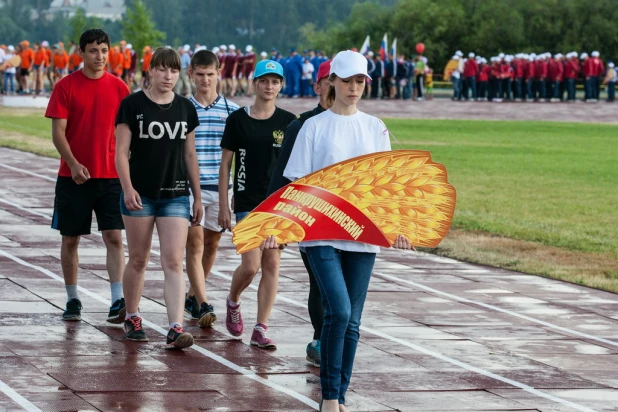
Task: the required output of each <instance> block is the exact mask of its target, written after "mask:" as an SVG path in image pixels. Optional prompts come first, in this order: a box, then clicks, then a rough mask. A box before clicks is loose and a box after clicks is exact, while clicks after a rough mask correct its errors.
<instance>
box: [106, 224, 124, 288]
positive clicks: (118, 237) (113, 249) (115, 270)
mask: <svg viewBox="0 0 618 412" xmlns="http://www.w3.org/2000/svg"><path fill="white" fill-rule="evenodd" d="M101 234H102V235H103V242H104V243H105V247H106V248H107V257H106V267H107V273H108V274H109V281H110V283H116V282H122V275H123V273H124V268H125V260H124V248H123V247H122V233H121V232H120V230H103V231H102V232H101Z"/></svg>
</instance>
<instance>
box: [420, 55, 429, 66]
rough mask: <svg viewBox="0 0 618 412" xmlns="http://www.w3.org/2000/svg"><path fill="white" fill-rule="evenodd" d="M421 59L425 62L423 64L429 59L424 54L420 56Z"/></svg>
mask: <svg viewBox="0 0 618 412" xmlns="http://www.w3.org/2000/svg"><path fill="white" fill-rule="evenodd" d="M421 60H422V61H423V63H425V64H427V62H428V61H429V60H427V57H425V56H423V57H421Z"/></svg>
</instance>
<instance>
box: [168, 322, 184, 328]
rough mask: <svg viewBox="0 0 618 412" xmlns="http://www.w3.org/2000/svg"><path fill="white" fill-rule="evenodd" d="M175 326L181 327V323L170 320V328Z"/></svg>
mask: <svg viewBox="0 0 618 412" xmlns="http://www.w3.org/2000/svg"><path fill="white" fill-rule="evenodd" d="M175 326H180V327H181V328H182V324H180V323H178V322H172V323H170V329H174V327H175Z"/></svg>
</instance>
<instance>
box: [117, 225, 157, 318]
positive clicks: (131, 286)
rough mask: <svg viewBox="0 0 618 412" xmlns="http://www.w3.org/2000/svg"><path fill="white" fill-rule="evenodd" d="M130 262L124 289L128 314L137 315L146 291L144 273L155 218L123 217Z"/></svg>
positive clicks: (124, 278)
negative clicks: (143, 292)
mask: <svg viewBox="0 0 618 412" xmlns="http://www.w3.org/2000/svg"><path fill="white" fill-rule="evenodd" d="M122 220H123V221H124V227H125V232H126V235H127V245H128V250H129V261H128V262H127V264H126V266H125V270H124V275H123V277H122V279H123V283H122V289H123V292H124V300H125V304H126V308H127V309H126V310H127V314H129V313H137V312H138V307H139V301H140V299H141V297H142V290H143V289H144V273H145V272H146V266H147V265H148V259H149V258H150V246H151V244H152V232H153V230H154V216H148V217H130V216H123V217H122Z"/></svg>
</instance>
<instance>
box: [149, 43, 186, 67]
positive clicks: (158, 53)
mask: <svg viewBox="0 0 618 412" xmlns="http://www.w3.org/2000/svg"><path fill="white" fill-rule="evenodd" d="M150 67H151V68H154V69H158V68H163V69H168V68H169V69H172V70H178V71H180V69H181V63H180V55H179V54H178V52H177V51H176V50H174V49H170V48H167V47H159V48H157V50H155V52H154V54H153V55H152V60H151V61H150Z"/></svg>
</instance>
